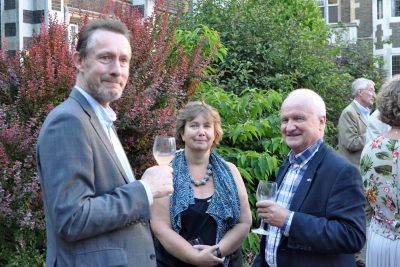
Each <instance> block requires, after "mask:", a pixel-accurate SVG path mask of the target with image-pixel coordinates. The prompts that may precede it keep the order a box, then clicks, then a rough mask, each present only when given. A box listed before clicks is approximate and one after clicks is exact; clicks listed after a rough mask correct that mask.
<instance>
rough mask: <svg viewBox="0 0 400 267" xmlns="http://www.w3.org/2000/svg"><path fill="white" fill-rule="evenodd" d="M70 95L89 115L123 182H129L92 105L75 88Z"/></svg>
mask: <svg viewBox="0 0 400 267" xmlns="http://www.w3.org/2000/svg"><path fill="white" fill-rule="evenodd" d="M70 97H72V98H73V99H75V100H76V101H78V103H79V104H80V105H81V107H82V108H83V110H84V111H85V112H86V114H87V115H88V116H89V121H90V123H91V125H92V127H93V129H94V130H95V132H96V133H97V135H98V136H99V138H100V140H101V142H102V143H103V144H104V146H105V147H106V149H107V151H108V153H110V156H111V158H112V159H113V161H114V163H115V164H116V165H117V167H118V169H119V171H120V173H121V175H122V176H123V178H124V180H125V182H126V183H129V182H130V181H129V179H128V177H127V176H126V174H125V170H124V168H123V167H122V165H121V162H120V161H119V159H118V156H117V154H116V153H115V150H114V148H113V146H112V144H111V142H110V140H109V139H108V137H107V135H106V134H105V132H104V130H103V127H102V126H101V123H100V121H99V119H98V118H97V115H96V113H95V112H94V111H93V109H92V107H91V106H90V104H89V103H88V102H87V100H86V98H85V97H84V96H83V95H82V94H81V93H80V92H79V91H78V90H76V89H73V90H72V92H71V94H70Z"/></svg>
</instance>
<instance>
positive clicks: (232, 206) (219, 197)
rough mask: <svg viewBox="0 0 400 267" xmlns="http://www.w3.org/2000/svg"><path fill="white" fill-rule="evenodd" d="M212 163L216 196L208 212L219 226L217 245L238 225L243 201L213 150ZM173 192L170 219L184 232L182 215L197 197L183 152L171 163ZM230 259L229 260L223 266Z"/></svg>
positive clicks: (225, 165)
mask: <svg viewBox="0 0 400 267" xmlns="http://www.w3.org/2000/svg"><path fill="white" fill-rule="evenodd" d="M210 163H211V166H212V173H213V179H214V194H213V196H212V198H211V201H210V203H209V206H208V209H207V213H208V214H210V216H211V217H213V218H214V220H215V222H216V223H217V236H216V241H215V242H216V243H218V242H219V241H220V240H221V239H222V237H223V236H224V235H225V233H226V232H227V231H228V230H229V229H231V228H232V227H233V226H235V225H236V224H237V223H238V222H239V217H240V199H239V194H238V191H237V188H236V183H235V180H234V178H233V175H232V173H231V171H230V169H229V167H228V165H227V164H226V162H225V160H224V159H223V158H222V157H221V156H220V155H218V153H217V152H215V151H211V155H210ZM172 167H173V169H174V171H173V177H174V178H173V183H174V193H173V194H172V196H171V201H170V217H171V225H172V229H174V231H175V232H177V233H179V231H180V230H181V228H182V226H181V212H182V211H184V210H186V209H187V208H188V207H189V205H191V204H194V202H195V201H194V194H193V189H192V184H191V182H190V177H189V167H188V164H187V161H186V158H185V153H184V150H181V151H178V152H177V153H176V155H175V158H174V160H173V162H172ZM228 263H229V260H228V259H227V258H226V259H225V262H224V266H227V265H228Z"/></svg>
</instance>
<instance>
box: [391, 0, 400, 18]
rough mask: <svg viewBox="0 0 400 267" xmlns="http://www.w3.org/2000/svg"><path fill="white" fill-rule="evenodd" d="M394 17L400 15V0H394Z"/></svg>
mask: <svg viewBox="0 0 400 267" xmlns="http://www.w3.org/2000/svg"><path fill="white" fill-rule="evenodd" d="M392 17H400V0H392Z"/></svg>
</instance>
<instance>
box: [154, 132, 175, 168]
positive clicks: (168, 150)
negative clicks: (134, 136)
mask: <svg viewBox="0 0 400 267" xmlns="http://www.w3.org/2000/svg"><path fill="white" fill-rule="evenodd" d="M175 152H176V144H175V138H174V137H171V136H160V135H158V136H156V139H154V144H153V156H154V158H155V159H156V161H157V163H158V165H160V166H162V165H164V166H165V165H169V164H170V163H171V161H172V159H173V158H174V157H175Z"/></svg>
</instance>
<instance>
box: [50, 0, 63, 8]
mask: <svg viewBox="0 0 400 267" xmlns="http://www.w3.org/2000/svg"><path fill="white" fill-rule="evenodd" d="M51 9H53V10H56V11H61V0H51Z"/></svg>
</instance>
